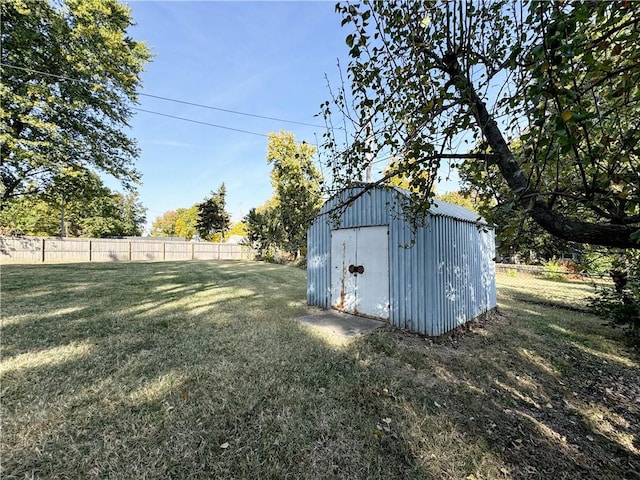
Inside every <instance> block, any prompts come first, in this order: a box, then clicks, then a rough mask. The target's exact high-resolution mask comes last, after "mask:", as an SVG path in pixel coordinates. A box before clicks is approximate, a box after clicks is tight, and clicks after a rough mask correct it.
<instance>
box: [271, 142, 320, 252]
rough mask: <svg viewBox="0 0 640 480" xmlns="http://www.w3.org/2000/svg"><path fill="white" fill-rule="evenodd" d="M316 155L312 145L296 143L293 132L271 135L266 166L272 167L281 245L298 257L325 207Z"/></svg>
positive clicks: (272, 181)
mask: <svg viewBox="0 0 640 480" xmlns="http://www.w3.org/2000/svg"><path fill="white" fill-rule="evenodd" d="M314 153H315V148H314V147H313V146H311V145H309V144H308V143H306V142H302V143H297V142H296V139H295V136H294V135H293V133H291V132H285V131H281V132H280V133H270V134H269V144H268V146H267V163H268V164H269V165H271V166H272V170H271V184H272V185H273V188H274V197H273V205H274V206H275V208H276V211H275V213H276V215H277V218H278V220H279V224H280V226H281V234H282V236H281V239H280V240H279V243H280V246H281V247H282V248H283V249H284V250H285V251H287V252H290V253H292V254H294V255H295V256H296V258H297V257H299V256H300V253H301V250H302V249H303V248H305V247H306V243H307V228H308V227H309V225H310V224H311V221H312V220H313V217H314V215H315V214H316V213H317V211H318V210H319V209H320V206H321V205H322V196H321V191H320V184H321V182H322V175H321V174H320V171H319V170H318V168H317V167H316V166H315V164H314V163H313V155H314ZM265 220H267V221H270V219H269V218H268V217H265ZM274 233H275V232H274Z"/></svg>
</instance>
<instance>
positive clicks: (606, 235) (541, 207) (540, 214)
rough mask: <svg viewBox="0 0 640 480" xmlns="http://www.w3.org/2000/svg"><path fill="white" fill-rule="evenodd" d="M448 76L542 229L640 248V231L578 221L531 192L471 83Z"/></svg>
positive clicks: (587, 240) (522, 203) (574, 238)
mask: <svg viewBox="0 0 640 480" xmlns="http://www.w3.org/2000/svg"><path fill="white" fill-rule="evenodd" d="M453 68H457V67H453ZM448 73H449V74H450V75H451V76H452V78H455V80H456V84H457V85H458V89H459V93H460V94H461V96H462V98H463V99H465V100H466V102H467V104H468V105H469V107H470V108H471V111H472V113H473V115H474V117H475V119H476V122H477V123H478V126H479V127H480V129H481V130H482V133H483V135H484V137H485V139H486V140H487V143H488V144H489V145H490V146H491V149H492V150H493V152H494V153H495V154H496V156H497V159H498V168H499V169H500V173H501V174H502V176H503V177H504V179H505V180H506V181H507V184H508V185H509V187H510V188H511V190H512V191H513V192H514V193H515V194H516V196H517V198H518V201H519V203H520V206H521V207H523V208H524V209H525V210H526V212H527V213H528V214H529V215H530V216H531V218H533V219H534V220H535V222H536V223H537V224H538V225H540V226H541V227H542V228H544V229H545V230H546V231H548V232H549V233H551V234H552V235H554V236H556V237H558V238H562V239H564V240H568V241H572V242H577V243H590V244H593V245H603V246H607V247H618V248H640V243H638V242H636V241H634V240H633V239H632V238H631V235H632V234H633V233H634V232H635V231H636V230H637V228H633V227H631V226H628V225H613V224H609V223H592V222H583V221H579V220H574V219H573V218H570V217H567V216H565V215H561V214H558V213H555V212H553V211H552V210H551V209H550V208H548V207H547V206H546V205H545V204H544V202H543V201H542V199H541V198H540V196H539V192H537V191H536V190H533V189H531V188H530V186H529V181H528V178H527V174H526V173H525V171H524V170H523V169H522V168H521V167H520V166H519V165H518V162H516V160H515V158H514V156H513V153H511V150H510V149H509V145H508V144H507V142H506V141H505V139H504V137H503V136H502V132H501V131H500V129H499V128H498V125H497V123H496V121H495V120H494V119H493V117H492V116H491V114H490V113H489V112H488V110H487V107H486V105H485V104H484V102H483V101H482V100H481V99H480V97H479V96H478V94H477V93H476V91H475V89H474V88H473V86H472V85H471V82H469V81H468V80H467V79H466V78H465V77H464V75H462V74H460V72H459V70H450V71H449V72H448Z"/></svg>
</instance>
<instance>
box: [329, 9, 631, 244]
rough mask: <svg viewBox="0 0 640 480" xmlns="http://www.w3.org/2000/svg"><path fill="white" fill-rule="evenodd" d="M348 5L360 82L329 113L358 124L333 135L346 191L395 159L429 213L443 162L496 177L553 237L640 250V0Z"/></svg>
mask: <svg viewBox="0 0 640 480" xmlns="http://www.w3.org/2000/svg"><path fill="white" fill-rule="evenodd" d="M336 8H337V10H338V11H339V12H340V13H341V14H342V16H343V25H348V26H349V27H350V28H351V29H352V30H351V33H349V34H348V35H347V37H346V42H347V45H348V46H349V48H350V50H349V55H350V57H351V60H350V62H349V65H348V67H347V69H348V75H347V76H346V78H348V79H349V81H350V83H349V85H346V86H344V88H343V89H341V90H339V92H338V93H336V95H335V96H334V99H333V100H334V102H333V104H332V103H331V102H326V103H325V104H324V106H323V110H324V113H325V116H326V118H327V119H328V120H331V114H332V110H334V105H336V106H337V107H338V109H339V110H340V111H341V112H342V113H343V114H344V115H346V117H347V118H348V119H351V120H352V121H353V127H354V128H353V139H352V140H351V139H350V140H349V141H348V142H347V143H346V144H345V143H342V142H340V141H339V140H338V139H337V136H336V135H334V133H335V131H329V132H328V134H327V136H326V140H327V141H326V146H327V147H328V149H329V152H330V153H331V155H332V162H331V164H332V167H333V177H334V178H335V179H336V181H337V182H339V183H341V184H348V183H349V182H350V181H353V180H354V179H357V178H358V176H359V174H360V173H361V172H363V171H364V170H365V169H366V168H367V166H368V165H369V163H370V159H371V157H372V156H375V155H376V154H379V153H380V152H383V153H384V154H389V153H390V154H392V155H395V156H396V157H397V158H398V161H397V162H396V169H395V171H392V172H389V173H388V174H387V176H392V175H398V174H402V175H404V176H405V177H407V178H411V179H412V181H413V183H414V185H413V186H414V187H415V188H414V190H416V193H414V197H415V199H416V200H417V203H416V205H419V206H420V207H419V208H425V207H428V204H429V201H430V198H431V196H432V195H433V194H432V190H431V188H430V183H431V182H434V181H435V180H436V179H437V172H438V168H439V167H440V165H441V164H442V163H443V162H453V163H454V164H455V163H459V162H465V163H466V164H467V168H468V169H471V170H475V172H476V175H471V178H473V179H474V180H477V181H479V182H481V181H483V175H482V172H484V171H486V170H487V169H492V168H495V169H496V170H497V171H498V172H499V175H500V176H501V178H502V179H503V180H504V182H505V184H506V185H507V187H508V189H509V191H510V192H511V193H510V195H511V198H510V200H509V201H510V202H511V206H512V208H514V209H517V210H519V211H522V212H526V214H527V215H529V216H530V217H531V218H533V220H534V221H535V222H536V223H537V224H539V225H540V226H541V227H542V228H543V229H545V230H546V231H548V232H550V233H551V234H553V235H554V236H556V237H559V238H562V239H565V240H570V241H575V242H580V243H591V244H598V245H605V246H612V247H622V248H639V247H640V243H638V240H637V237H638V235H639V234H638V232H639V231H640V105H639V104H640V25H639V23H640V2H633V1H621V2H529V1H522V2H514V1H511V0H493V1H491V0H487V1H484V2H477V1H475V0H468V1H457V2H448V1H432V0H430V1H413V0H412V1H402V0H385V1H375V2H371V1H364V2H362V3H358V4H348V3H347V4H339V5H337V7H336ZM515 140H518V142H515ZM514 145H521V147H520V148H519V149H518V151H516V148H515V147H514ZM422 172H427V175H426V176H425V175H421V173H422ZM418 173H420V174H418ZM425 179H426V180H425ZM484 179H485V180H486V177H485V178H484ZM381 181H383V180H381Z"/></svg>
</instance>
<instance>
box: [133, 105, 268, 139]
mask: <svg viewBox="0 0 640 480" xmlns="http://www.w3.org/2000/svg"><path fill="white" fill-rule="evenodd" d="M131 108H133V110H137V111H139V112H144V113H151V114H153V115H160V116H161V117H168V118H175V119H176V120H182V121H184V122H191V123H199V124H200V125H207V126H209V127H216V128H224V129H225V130H232V131H234V132H241V133H248V134H249V135H257V136H259V137H267V138H269V135H265V134H264V133H257V132H250V131H249V130H241V129H239V128H232V127H225V126H223V125H216V124H215V123H208V122H201V121H200V120H193V119H191V118H185V117H178V116H176V115H169V114H168V113H160V112H154V111H151V110H145V109H144V108H138V107H131Z"/></svg>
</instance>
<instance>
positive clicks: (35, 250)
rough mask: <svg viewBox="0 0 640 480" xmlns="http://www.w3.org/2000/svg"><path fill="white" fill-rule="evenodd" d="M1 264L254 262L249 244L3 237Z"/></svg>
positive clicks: (0, 251)
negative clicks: (168, 261) (247, 260)
mask: <svg viewBox="0 0 640 480" xmlns="http://www.w3.org/2000/svg"><path fill="white" fill-rule="evenodd" d="M0 258H1V259H2V263H43V262H45V263H46V262H118V261H144V260H155V261H162V260H242V259H252V258H253V251H252V250H251V248H250V247H248V246H246V245H236V244H231V243H209V242H201V243H200V242H165V241H162V239H161V238H158V240H136V239H98V238H41V237H0Z"/></svg>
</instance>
